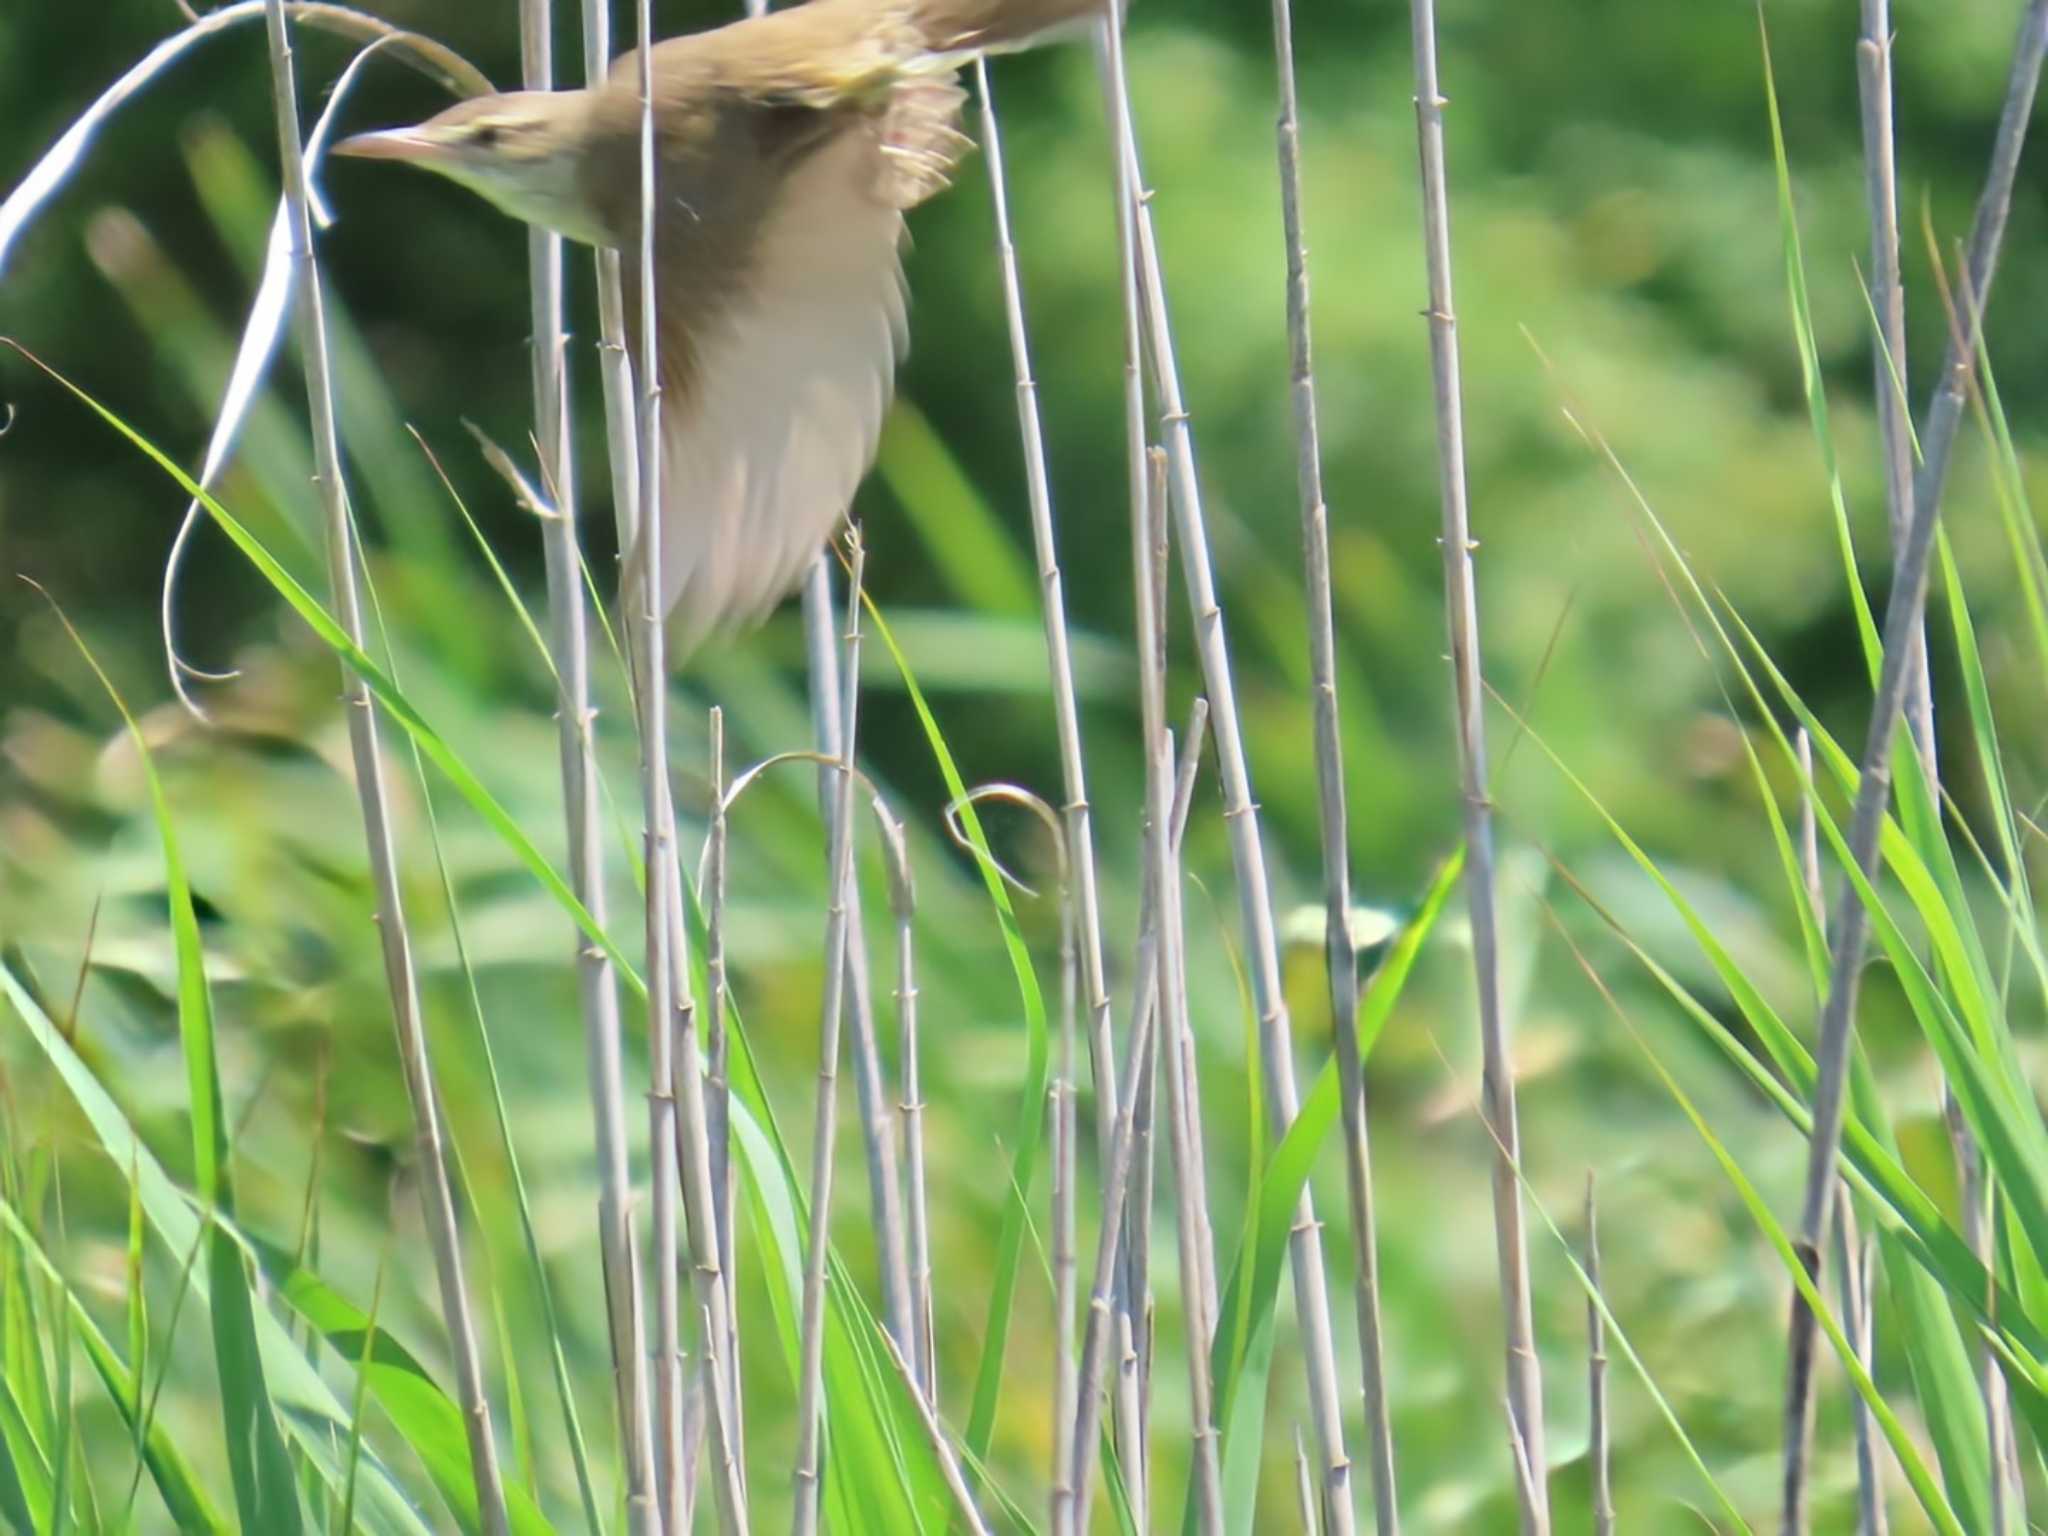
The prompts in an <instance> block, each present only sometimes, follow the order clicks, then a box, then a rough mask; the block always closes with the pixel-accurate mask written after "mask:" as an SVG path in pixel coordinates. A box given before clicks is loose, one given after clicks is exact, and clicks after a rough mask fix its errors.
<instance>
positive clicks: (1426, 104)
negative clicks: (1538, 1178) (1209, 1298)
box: [1410, 0, 1550, 1536]
mask: <svg viewBox="0 0 2048 1536" xmlns="http://www.w3.org/2000/svg"><path fill="white" fill-rule="evenodd" d="M1410 18H1411V24H1412V38H1413V47H1414V54H1415V128H1416V137H1417V139H1418V141H1419V144H1420V149H1421V171H1422V222H1423V245H1424V250H1425V254H1426V259H1427V264H1428V269H1429V311H1428V321H1429V342H1430V365H1431V366H1430V371H1431V374H1432V377H1433V378H1434V380H1435V386H1436V421H1437V461H1438V466H1437V467H1438V474H1439V476H1440V477H1441V480H1442V492H1443V536H1442V539H1441V541H1440V542H1441V543H1442V546H1443V559H1444V594H1445V607H1446V610H1447V619H1448V622H1449V628H1450V645H1451V672H1452V679H1453V687H1454V695H1455V702H1456V708H1457V734H1458V766H1459V774H1460V779H1461V788H1462V800H1463V811H1464V824H1465V825H1464V830H1465V846H1466V848H1467V849H1468V850H1470V852H1469V862H1468V863H1467V865H1466V867H1465V897H1466V902H1467V904H1468V907H1469V909H1470V914H1471V922H1472V960H1473V970H1474V981H1475V983H1476V986H1477V990H1478V994H1479V1038H1480V1047H1481V1052H1482V1055H1483V1058H1484V1061H1483V1073H1482V1076H1483V1086H1482V1093H1481V1098H1480V1107H1481V1112H1482V1114H1483V1115H1484V1117H1485V1120H1486V1125H1487V1130H1488V1132H1489V1133H1490V1138H1491V1140H1492V1142H1493V1217H1494V1240H1495V1244H1496V1248H1497V1251H1498V1259H1499V1267H1500V1288H1501V1308H1502V1311H1503V1313H1504V1314H1505V1323H1506V1334H1507V1400H1508V1418H1509V1422H1510V1426H1511V1429H1512V1439H1513V1441H1514V1444H1515V1447H1516V1448H1517V1450H1518V1453H1519V1457H1520V1463H1519V1465H1520V1466H1521V1467H1522V1468H1523V1470H1524V1471H1525V1473H1526V1475H1524V1476H1522V1477H1520V1478H1518V1480H1517V1483H1516V1487H1517V1490H1518V1491H1519V1492H1520V1493H1521V1495H1522V1498H1521V1516H1522V1532H1523V1536H1546V1533H1547V1532H1548V1531H1549V1529H1550V1505H1549V1496H1548V1492H1547V1489H1546V1487H1545V1474H1546V1471H1547V1469H1548V1465H1549V1463H1548V1461H1547V1460H1546V1458H1545V1452H1544V1434H1543V1377H1542V1368H1541V1363H1540V1362H1539V1360H1538V1358H1537V1354H1536V1330H1535V1324H1534V1321H1533V1319H1532V1317H1531V1312H1530V1299H1529V1247H1528V1238H1527V1234H1526V1232H1525V1231H1524V1229H1523V1221H1522V1191H1521V1184H1520V1180H1519V1176H1518V1170H1519V1169H1520V1167H1521V1157H1522V1144H1521V1132H1520V1129H1519V1127H1518V1126H1517V1123H1516V1114H1515V1079H1514V1065H1513V1060H1512V1057H1511V1055H1510V1052H1509V1044H1508V1022H1507V1018H1506V1013H1505V1010H1504V1008H1503V1006H1502V999H1501V982H1500V934H1499V922H1498V914H1497V911H1496V907H1495V891H1494V849H1493V802H1492V800H1491V799H1490V798H1489V797H1488V793H1487V766H1486V716H1485V692H1484V687H1483V685H1482V683H1481V672H1480V656H1479V604H1478V595H1477V592H1476V590H1475V581H1474V575H1473V568H1472V552H1473V550H1474V548H1475V547H1476V546H1475V545H1474V543H1473V540H1472V534H1471V525H1470V518H1469V514H1468V508H1467V503H1466V491H1465V427H1464V404H1463V401H1462V399H1461V397H1460V386H1459V381H1458V329H1457V324H1458V323H1457V317H1456V311H1455V309H1454V307H1453V300H1452V295H1451V213H1450V194H1449V191H1448V189H1447V185H1446V174H1445V169H1444V107H1445V104H1446V103H1445V100H1444V96H1443V92H1442V90H1441V89H1440V88H1439V86H1438V83H1437V57H1436V6H1435V3H1434V0H1411V3H1410Z"/></svg>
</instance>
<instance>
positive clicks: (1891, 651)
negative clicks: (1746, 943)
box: [1781, 0, 2048, 1536]
mask: <svg viewBox="0 0 2048 1536" xmlns="http://www.w3.org/2000/svg"><path fill="white" fill-rule="evenodd" d="M2044 53H2048V0H2032V3H2031V4H2030V5H2029V6H2028V8H2027V11H2026V14H2025V16H2024V17H2023V18H2022V20H2021V23H2020V30H2019V36H2018V39H2017V41H2016V42H2015V44H2014V49H2013V66H2012V72H2011V75H2010V76H2009V78H2008V82H2007V91H2006V98H2005V105H2004V107H2003V109H2002V110H2001V112H2000V115H1999V123H1998V133H1997V137H1996V140H1995V141H1994V143H1993V146H1992V153H1991V167H1990V170H1989V171H1988V172H1987V174H1986V176H1985V181H1984V189H1983V191H1982V193H1981V194H1980V195H1979V197H1978V200H1977V211H1976V216H1975V218H1974V220H1973V222H1972V225H1971V230H1970V246H1969V259H1968V287H1967V290H1966V292H1967V295H1968V298H1967V304H1966V309H1965V313H1964V315H1963V319H1962V323H1961V324H1960V325H1959V326H1958V327H1957V328H1956V333H1955V334H1952V335H1951V336H1950V338H1949V343H1948V350H1947V355H1946V356H1945V358H1944V360H1943V365H1942V370H1941V374H1940V376H1939V378H1938V380H1937V382H1936V386H1935V394H1934V398H1933V401H1932V403H1931V404H1930V405H1929V408H1928V413H1927V418H1926V420H1925V422H1924V423H1923V425H1922V427H1921V430H1920V433H1919V442H1920V451H1921V464H1920V471H1919V473H1918V475H1917V476H1916V477H1915V479H1914V482H1913V486H1912V491H1911V500H1910V501H1909V502H1907V503H1906V504H1907V506H1908V507H1909V508H1910V510H1911V516H1910V518H1909V520H1908V526H1907V530H1906V537H1905V539H1904V541H1903V543H1902V545H1901V546H1900V547H1899V549H1898V550H1897V552H1896V556H1895V559H1894V562H1893V567H1894V568H1893V577H1892V590H1891V597H1890V601H1889V602H1888V603H1887V605H1886V608H1885V617H1884V630H1883V641H1884V662H1883V666H1882V667H1881V668H1880V670H1879V674H1878V683H1877V690H1876V696H1875V699H1874V701H1873V703H1872V707H1871V718H1870V728H1869V733H1868V735H1867V736H1866V738H1865V740H1864V747H1863V756H1862V761H1861V763H1860V764H1859V776H1858V781H1857V789H1856V804H1855V810H1854V813H1853V815H1852V818H1851V821H1850V827H1849V856H1850V859H1851V861H1852V862H1853V863H1854V865H1855V866H1856V869H1857V871H1858V872H1859V874H1860V875H1861V877H1862V878H1863V880H1865V881H1866V882H1867V881H1869V880H1870V879H1871V878H1872V877H1873V875H1874V872H1875V870H1876V866H1877V853H1878V840H1879V837H1880V835H1881V834H1882V832H1883V829H1884V820H1885V812H1886V809H1887V807H1888V806H1889V804H1890V801H1891V780H1892V767H1891V754H1892V745H1893V737H1894V735H1895V733H1896V732H1897V729H1898V726H1899V722H1900V719H1901V717H1902V715H1903V713H1904V706H1905V701H1906V695H1907V692H1908V686H1909V683H1910V680H1911V677H1912V657H1913V655H1914V651H1913V647H1912V637H1913V635H1914V634H1916V633H1917V632H1919V631H1920V630H1921V628H1922V626H1923V623H1924V616H1925V613H1926V606H1927V576H1928V566H1929V562H1930V558H1931V555H1932V552H1933V548H1934V532H1935V529H1936V527H1937V526H1938V524H1939V521H1940V516H1941V491H1942V484H1943V481H1944V478H1945V477H1946V475H1947V472H1948V455H1949V450H1950V448H1951V447H1952V446H1953V445H1954V439H1955V429H1956V426H1957V424H1958V423H1959V422H1960V420H1961V418H1962V408H1963V402H1964V399H1965V397H1966V395H1967V393H1968V390H1969V384H1970V377H1971V372H1972V370H1973V368H1974V366H1975V359H1976V354H1977V344H1978V338H1979V334H1980V327H1981V324H1982V317H1983V305H1984V303H1985V302H1986V301H1987V300H1988V298H1989V296H1990V290H1991V282H1992V279H1993V277H1994V276H1995V275H1996V272H1997V266H1998V255H1999V248H2000V246H2001V245H2002V243H2003V240H2004V235H2005V224H2006V217H2007V214H2008V213H2009V212H2010V210H2011V204H2012V187H2013V180H2014V178H2015V176H2016V175H2017V173H2018V169H2019V158H2020V150H2021V147H2022V145H2023V144H2024V142H2025V138H2026V126H2027V119H2028V117H2029V115H2030V114H2031V112H2032V109H2033V101H2034V95H2035V91H2036V88H2037V87H2038V85H2039V83H2040V75H2041V64H2042V58H2043V55H2044ZM1829 936H1830V940H1831V942H1832V944H1833V948H1834V953H1833V956H1832V961H1831V965H1830V970H1829V976H1828V992H1827V999H1826V1002H1825V1003H1824V1005H1823V1007H1822V1009H1821V1021H1820V1039H1819V1043H1818V1048H1817V1050H1816V1051H1815V1084H1814V1093H1813V1128H1812V1131H1811V1132H1810V1134H1809V1136H1808V1139H1807V1165H1806V1187H1805V1195H1804V1198H1803V1200H1802V1202H1801V1210H1800V1219H1799V1227H1798V1231H1797V1234H1796V1237H1795V1241H1794V1247H1795V1249H1796V1251H1797V1252H1798V1255H1799V1258H1800V1261H1801V1263H1802V1264H1804V1265H1805V1266H1806V1269H1807V1272H1808V1273H1809V1274H1812V1275H1816V1276H1817V1275H1818V1274H1819V1272H1820V1263H1821V1243H1822V1240H1823V1238H1824V1236H1825V1234H1826V1233H1827V1231H1828V1224H1829V1221H1830V1219H1831V1217H1832V1215H1833V1207H1834V1195H1835V1186H1836V1184H1837V1183H1838V1182H1839V1180H1838V1178H1837V1177H1836V1174H1835V1159H1836V1154H1837V1153H1838V1151H1839V1150H1840V1146H1841V1139H1842V1114H1843V1101H1844V1098H1845V1096H1846V1094H1847V1091H1848V1080H1849V1073H1848V1066H1849V1050H1850V1044H1851V1036H1852V1031H1853V1028H1854V1023H1855V1016H1856V996H1857V991H1858V988H1859V986H1860V984H1861V982H1862V973H1863V960H1864V951H1865V949H1866V947H1867V944H1868V941H1869V936H1870V914H1869V912H1868V911H1867V910H1866V909H1865V907H1864V905H1863V903H1862V900H1861V898H1860V897H1859V896H1858V894H1857V890H1856V885H1855V883H1854V882H1853V881H1847V880H1845V881H1844V882H1843V884H1842V889H1841V891H1840V892H1839V893H1838V894H1837V896H1836V902H1835V912H1834V920H1833V921H1832V922H1831V923H1830V924H1829ZM1817 1326H1818V1325H1817V1323H1816V1320H1815V1318H1814V1315H1813V1313H1812V1310H1811V1309H1810V1308H1809V1307H1808V1306H1807V1305H1806V1299H1805V1296H1804V1294H1803V1293H1801V1294H1797V1295H1795V1296H1794V1298H1793V1302H1792V1309H1791V1323H1790V1327H1789V1329H1788V1333H1789V1340H1788V1346H1787V1357H1788V1359H1787V1365H1786V1381H1785V1411H1784V1415H1783V1421H1782V1422H1783V1424H1784V1426H1785V1477H1784V1484H1783V1499H1782V1501H1781V1515H1782V1518H1783V1523H1784V1529H1785V1531H1786V1532H1787V1533H1788V1536H1790V1533H1796V1532H1800V1531H1803V1530H1804V1528H1805V1514H1806V1510H1805V1472H1804V1462H1805V1448H1806V1425H1807V1423H1808V1420H1809V1416H1810V1414H1811V1412H1812V1407H1811V1405H1812V1400H1813V1390H1814V1364H1815V1355H1816V1349H1817V1338H1816V1333H1817Z"/></svg>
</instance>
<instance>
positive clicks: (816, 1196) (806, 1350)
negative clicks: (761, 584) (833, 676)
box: [790, 529, 866, 1536]
mask: <svg viewBox="0 0 2048 1536" xmlns="http://www.w3.org/2000/svg"><path fill="white" fill-rule="evenodd" d="M851 542H852V568H851V574H850V576H849V578H848V582H847V599H846V656H845V660H844V662H843V664H842V673H843V684H844V698H843V700H842V702H841V705H840V711H841V713H840V726H839V763H838V767H837V768H836V769H835V770H834V777H835V779H836V783H835V785H834V789H835V793H834V796H833V799H834V802H835V804H834V809H833V813H832V819H831V820H832V836H831V845H832V846H831V862H830V875H829V877H828V878H829V880H830V886H829V890H830V893H831V894H830V897H829V901H830V905H829V906H828V908H827V911H826V918H825V998H824V1005H823V1008H822V1010H821V1013H820V1019H819V1027H818V1095H817V1107H816V1111H815V1114H814V1116H813V1123H812V1130H811V1192H810V1194H811V1208H810V1232H809V1237H808V1241H807V1243H806V1246H805V1250H804V1295H803V1317H802V1329H801V1333H800V1335H799V1341H798V1355H797V1452H796V1470H795V1473H794V1475H793V1477H792V1483H793V1485H794V1487H793V1492H794V1497H795V1508H794V1512H793V1514H792V1515H791V1519H790V1530H791V1532H792V1533H793V1536H813V1533H815V1532H816V1531H817V1529H818V1501H819V1492H820V1487H821V1477H820V1473H821V1468H820V1465H819V1459H820V1454H821V1449H822V1445H823V1440H824V1428H825V1423H824V1402H823V1386H824V1360H825V1269H826V1249H827V1248H828V1246H829V1245H830V1243H831V1212H832V1169H833V1163H834V1157H833V1139H834V1132H835V1131H836V1129H837V1127H838V1123H839V1094H838V1088H839V1035H840V1023H841V1016H842V1014H843V1013H844V1011H845V998H846V973H847V964H846V950H847V929H848V927H849V926H850V924H849V922H848V918H849V911H848V901H847V895H846V893H847V891H848V890H849V889H850V888H851V887H852V885H853V778H854V775H853V752H854V743H855V741H856V740H857V739H858V738H857V735H856V731H855V726H856V723H857V721H858V718H859V706H860V594H861V570H862V566H863V564H864V563H865V561H866V550H865V549H864V547H863V546H862V544H861V541H860V533H859V530H858V529H855V530H854V531H853V533H852V539H851Z"/></svg>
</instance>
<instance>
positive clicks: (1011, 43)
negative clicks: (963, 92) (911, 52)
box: [910, 0, 1109, 64]
mask: <svg viewBox="0 0 2048 1536" xmlns="http://www.w3.org/2000/svg"><path fill="white" fill-rule="evenodd" d="M1108 9H1109V6H1108V3H1107V0H911V3H910V17H911V24H912V26H913V27H914V29H915V30H916V32H917V34H918V36H919V37H920V38H921V39H922V41H923V44H924V46H925V48H926V49H927V50H929V52H930V54H931V56H932V58H933V60H934V62H937V63H947V64H958V63H959V62H961V61H963V60H965V59H968V58H971V57H973V56H974V55H976V54H981V53H1008V52H1012V51H1014V50H1016V49H1019V48H1028V47H1030V46H1031V45H1032V44H1033V43H1036V42H1038V41H1040V40H1041V39H1043V38H1045V37H1047V36H1048V35H1049V34H1053V33H1057V32H1062V31H1065V30H1068V29H1069V28H1073V27H1077V26H1079V25H1081V24H1083V23H1085V22H1089V21H1093V20H1095V19H1097V18H1098V17H1101V16H1104V15H1106V14H1108Z"/></svg>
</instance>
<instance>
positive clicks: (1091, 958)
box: [974, 59, 1116, 1123]
mask: <svg viewBox="0 0 2048 1536" xmlns="http://www.w3.org/2000/svg"><path fill="white" fill-rule="evenodd" d="M974 78H975V88H976V90H977V91H978V92H979V94H980V97H981V145H982V155H983V157H984V158H985V159H986V160H987V162H988V182H989V192H990V196H991V199H992V201H993V204H994V209H995V226H996V256H997V266H998V268H999V269H1000V271H1001V273H1002V283H1003V310H1004V314H1005V315H1006V317H1007V318H1008V321H1009V327H1010V358H1011V361H1012V362H1013V363H1014V364H1015V369H1016V392H1017V430H1018V433H1019V436H1020V437H1021V438H1022V441H1023V453H1024V486H1025V492H1026V497H1027V500H1028V501H1029V503H1030V508H1031V543H1032V548H1033V550H1034V551H1035V552H1036V554H1037V557H1038V586H1039V596H1040V599H1041V601H1040V612H1041V614H1042V616H1043V619H1044V627H1045V659H1046V670H1047V672H1048V674H1049V675H1050V677H1051V681H1052V701H1053V725H1054V729H1055V730H1056V732H1057V734H1058V738H1059V749H1060V782H1061V788H1062V790H1063V792H1064V793H1065V795H1066V803H1065V804H1064V805H1063V806H1061V807H1060V811H1061V818H1062V820H1063V822H1064V824H1065V831H1066V842H1067V862H1068V865H1069V867H1070V868H1071V870H1072V871H1073V880H1074V900H1075V907H1076V910H1077V915H1078V918H1079V923H1078V932H1077V934H1076V936H1075V937H1076V940H1077V942H1078V944H1079V946H1080V960H1081V985H1082V988H1083V991H1084V1000H1085V1005H1086V1008H1087V1012H1088V1042H1089V1050H1090V1052H1091V1054H1092V1058H1093V1063H1094V1071H1095V1078H1096V1081H1097V1083H1101V1082H1103V1081H1105V1080H1108V1081H1111V1082H1114V1080H1115V1075H1116V1055H1115V1049H1114V1044H1113V1042H1112V1039H1111V1033H1110V1002H1109V984H1108V982H1107V980H1106V972H1105V970H1104V968H1103V962H1102V957H1103V949H1102V902H1101V896H1100V893H1099V891H1098V888H1097V881H1096V872H1095V835H1094V831H1093V828H1092V824H1091V821H1090V813H1089V807H1088V784H1087V775H1086V772H1085V770H1084V768H1083V766H1082V756H1081V714H1080V709H1079V707H1078V706H1077V705H1076V703H1075V702H1074V662H1073V656H1072V654H1071V651H1070V647H1069V642H1068V629H1067V605H1066V597H1065V591H1064V588H1063V587H1062V585H1061V581H1060V566H1059V547H1058V543H1057V541H1056V539H1055V538H1054V535H1053V521H1052V491H1051V484H1050V480H1049V477H1048V475H1047V473H1046V463H1045V433H1044V426H1043V423H1042V422H1041V420H1040V417H1039V409H1038V382H1037V380H1036V379H1035V378H1034V377H1033V375H1032V371H1031V345H1030V339H1029V335H1028V333H1027V330H1026V327H1025V323H1024V290H1023V285H1022V282H1021V280H1020V279H1019V277H1018V274H1017V247H1016V245H1015V243H1014V242H1013V240H1012V238H1011V232H1010V205H1009V195H1008V190H1007V186H1006V183H1005V180H1004V176H1003V146H1002V137H1001V134H1000V133H999V131H998V129H997V125H996V104H995V97H994V95H993V93H992V92H991V90H990V86H989V76H988V64H987V61H986V60H983V59H977V60H975V64H974ZM1101 1099H1102V1094H1101V1092H1100V1090H1099V1089H1098V1092H1097V1100H1098V1103H1097V1112H1098V1115H1101V1113H1102V1110H1103V1105H1102V1103H1101ZM1107 1110H1108V1118H1111V1119H1113V1118H1114V1116H1115V1112H1116V1099H1115V1095H1114V1094H1111V1095H1109V1098H1108V1104H1107ZM1103 1123H1106V1121H1105V1122H1103Z"/></svg>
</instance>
